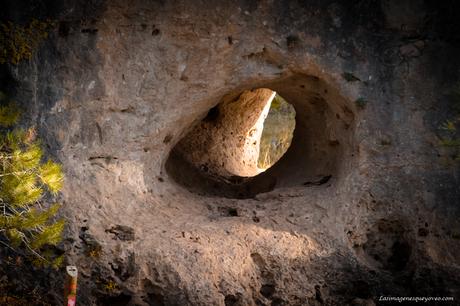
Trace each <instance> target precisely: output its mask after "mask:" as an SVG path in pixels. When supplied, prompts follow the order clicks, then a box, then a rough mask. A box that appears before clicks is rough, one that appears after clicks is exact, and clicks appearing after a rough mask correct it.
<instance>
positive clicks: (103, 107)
mask: <svg viewBox="0 0 460 306" xmlns="http://www.w3.org/2000/svg"><path fill="white" fill-rule="evenodd" d="M399 3H400V2H398V1H394V3H392V1H385V3H382V4H381V3H380V2H378V1H358V2H356V1H337V2H333V1H243V0H241V1H214V2H212V1H211V2H210V1H144V0H134V1H129V2H127V1H121V0H114V1H106V2H104V1H99V0H97V1H96V0H91V1H83V0H73V1H64V2H63V1H38V2H37V1H30V3H27V1H7V3H6V4H5V7H4V9H3V10H2V11H1V12H0V16H1V17H2V18H3V19H4V20H5V19H6V18H7V19H12V20H13V21H18V22H23V21H25V20H27V19H28V18H29V17H37V18H41V17H43V18H45V17H51V18H53V19H55V20H56V21H57V24H58V26H57V29H56V31H55V32H53V33H50V38H49V39H48V40H47V41H46V42H45V43H44V44H43V45H42V46H41V48H40V49H39V50H37V52H36V53H35V55H34V57H33V59H32V60H31V61H30V62H24V63H22V64H20V65H18V66H17V67H1V68H0V69H1V73H2V74H1V78H2V83H1V84H2V86H3V85H4V86H6V87H7V88H6V89H2V91H6V92H7V93H8V94H9V95H11V96H12V98H14V99H15V100H16V101H18V103H20V104H21V105H22V106H24V108H25V109H26V110H27V113H26V114H25V119H24V120H25V121H28V123H31V124H35V125H36V126H37V132H38V134H39V136H40V137H41V138H42V139H43V143H44V145H45V147H46V148H47V150H48V153H49V154H51V155H52V156H54V157H55V158H56V159H58V160H59V161H60V162H62V164H63V167H64V170H65V172H66V181H65V187H64V189H63V192H62V195H61V200H62V203H63V208H62V211H61V217H65V218H66V219H67V220H68V225H67V228H66V234H65V240H64V242H63V244H62V245H60V246H59V249H60V250H58V251H63V250H65V251H66V254H67V259H66V260H67V262H68V263H69V264H70V263H71V264H74V265H76V266H77V267H78V268H79V277H80V278H79V288H78V298H77V303H79V304H81V305H117V304H118V305H222V306H223V305H321V304H324V305H350V304H351V305H352V304H360V303H361V304H363V303H367V304H369V305H372V303H374V302H372V300H374V301H375V302H377V301H376V298H375V297H376V296H377V297H379V296H455V297H456V300H458V299H460V297H459V291H458V290H459V288H458V283H459V275H460V271H459V269H458V267H459V266H460V257H459V256H460V254H459V253H458V252H457V251H456V250H458V249H459V248H460V240H459V239H458V237H459V235H458V233H459V232H460V224H459V220H460V218H459V217H460V212H459V207H460V202H459V201H460V190H459V187H458V186H459V184H458V168H456V167H457V166H452V164H449V166H447V167H446V164H445V163H443V162H442V161H446V160H447V161H451V157H450V156H451V155H450V152H449V151H448V150H447V149H445V148H440V147H439V146H438V143H439V138H438V133H439V126H440V125H442V123H443V122H445V120H447V119H449V116H450V114H452V111H453V110H452V107H451V105H452V100H450V99H451V98H450V97H449V95H447V93H449V92H450V91H451V88H453V87H454V85H455V84H456V83H457V81H458V79H459V68H460V63H459V61H460V57H459V56H458V54H460V51H459V44H458V42H459V41H460V39H459V35H460V34H459V33H458V31H456V29H457V28H458V22H459V20H458V6H459V4H457V2H454V1H443V2H442V4H441V3H435V2H433V1H423V2H421V1H406V2H404V3H405V4H404V5H400V4H399ZM401 7H402V8H404V12H406V11H407V12H410V14H409V15H408V14H400V13H398V12H400V11H401ZM254 88H269V89H270V90H273V91H275V92H276V93H278V94H279V95H280V96H282V97H283V98H284V99H286V101H288V102H289V103H290V104H291V105H292V106H293V108H294V109H295V114H296V115H295V116H296V117H295V121H296V125H295V130H294V135H293V137H292V140H291V145H290V146H289V149H288V150H287V151H286V153H285V154H284V155H283V156H282V157H281V158H280V159H279V161H278V162H277V163H276V164H274V165H273V166H272V167H271V168H269V169H267V170H266V171H264V172H263V173H261V174H259V175H257V176H255V177H248V178H241V177H229V178H228V179H226V180H225V181H223V180H216V179H215V177H214V176H212V175H208V174H206V173H203V171H202V170H201V169H199V167H198V168H197V167H194V166H190V163H189V162H188V161H187V160H185V159H184V156H183V155H182V154H179V153H180V150H178V148H179V147H180V145H178V144H180V142H181V140H182V139H185V137H186V135H188V134H189V133H191V131H193V130H194V128H196V127H197V126H198V125H199V124H200V123H201V122H203V119H205V118H206V116H207V115H208V114H210V117H209V118H208V119H212V118H214V117H215V113H213V112H214V111H211V112H210V110H211V109H213V107H215V106H216V105H218V104H219V105H226V103H228V102H230V101H235V100H236V99H237V98H238V97H239V96H240V95H241V94H242V93H243V92H244V91H246V90H251V89H254ZM355 101H358V102H359V103H356V102H355ZM363 101H365V102H366V103H363ZM217 109H219V108H217ZM218 113H219V112H217V114H218ZM268 114H270V113H269V112H268ZM269 116H270V115H269ZM258 118H259V117H258ZM206 120H207V119H206ZM268 120H269V118H268ZM262 135H263V132H262ZM262 139H263V137H262ZM219 143H221V142H219ZM257 157H258V156H257ZM256 161H257V162H258V158H257V159H256ZM1 258H2V260H3V258H8V257H5V256H2V257H1ZM8 267H10V266H8V265H4V264H3V263H2V265H1V266H0V269H1V272H0V275H2V276H3V275H5V276H6V277H7V279H8V280H7V281H5V282H3V279H2V286H0V292H1V293H5V292H9V293H12V292H17V293H16V294H15V295H16V296H23V295H22V293H27V292H31V291H32V290H34V289H35V288H41V289H40V290H41V292H43V295H42V296H43V297H45V298H46V299H49V300H50V301H51V302H50V303H51V304H62V292H63V290H62V287H61V285H62V280H61V279H60V278H59V277H60V275H61V274H60V272H53V271H46V273H45V272H44V273H38V272H36V271H33V270H32V269H30V268H29V267H28V266H27V265H21V266H15V267H14V268H8ZM18 275H20V277H18ZM3 284H8V285H5V286H3ZM113 284H117V286H114V285H113ZM107 288H111V289H110V290H109V289H107ZM37 290H38V289H37ZM35 292H36V291H35Z"/></svg>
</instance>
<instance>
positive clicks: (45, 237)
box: [0, 108, 64, 266]
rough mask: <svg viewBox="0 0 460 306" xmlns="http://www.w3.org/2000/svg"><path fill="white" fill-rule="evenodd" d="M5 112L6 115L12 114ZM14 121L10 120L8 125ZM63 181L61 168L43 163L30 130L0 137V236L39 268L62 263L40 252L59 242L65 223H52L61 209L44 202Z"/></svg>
mask: <svg viewBox="0 0 460 306" xmlns="http://www.w3.org/2000/svg"><path fill="white" fill-rule="evenodd" d="M5 109H6V110H5V112H4V113H5V114H8V113H11V110H8V109H7V108H5ZM1 119H2V117H1V114H0V120H1ZM16 120H17V118H15V120H12V119H11V124H14V123H15V121H16ZM7 121H8V120H7ZM11 124H8V125H7V126H10V125H11ZM3 126H5V125H3ZM62 181H63V174H62V168H61V166H60V165H59V164H57V163H55V162H53V161H51V160H48V161H44V158H43V151H42V149H41V147H40V144H39V142H38V141H37V140H36V139H35V131H34V130H33V129H28V130H22V129H18V128H14V129H10V130H4V133H2V135H1V137H0V234H3V236H4V239H3V241H5V239H6V241H7V242H8V245H9V246H10V247H12V248H19V247H25V249H26V250H27V251H28V252H29V253H31V254H33V255H35V257H36V260H35V261H36V262H37V263H40V262H41V265H42V264H45V263H46V264H47V265H51V266H56V265H57V264H59V262H62V258H60V259H59V257H55V256H53V255H52V254H51V255H48V254H47V253H46V252H42V251H43V250H44V249H46V248H47V247H49V246H52V245H56V244H57V243H59V242H60V241H61V236H62V231H63V229H64V220H58V221H53V220H54V219H53V218H54V216H55V215H56V213H57V212H58V210H59V207H60V205H59V204H53V205H51V206H50V207H48V208H45V206H46V205H44V203H43V199H44V198H45V197H46V198H47V199H49V198H50V196H54V195H56V194H57V193H58V192H59V190H60V189H61V188H62Z"/></svg>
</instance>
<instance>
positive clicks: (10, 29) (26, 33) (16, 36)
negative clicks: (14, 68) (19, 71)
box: [0, 19, 55, 65]
mask: <svg viewBox="0 0 460 306" xmlns="http://www.w3.org/2000/svg"><path fill="white" fill-rule="evenodd" d="M54 25H55V24H54V22H52V21H51V20H46V21H39V20H37V19H32V21H31V22H30V23H29V24H27V25H25V26H22V25H18V24H15V23H13V22H11V21H8V22H6V23H1V24H0V64H5V63H11V64H14V65H16V64H18V63H19V62H20V61H21V60H23V59H30V58H32V54H33V52H34V50H35V49H36V48H37V47H38V46H39V45H40V43H41V42H42V41H43V40H44V39H46V38H47V37H48V31H49V29H50V28H52V27H54Z"/></svg>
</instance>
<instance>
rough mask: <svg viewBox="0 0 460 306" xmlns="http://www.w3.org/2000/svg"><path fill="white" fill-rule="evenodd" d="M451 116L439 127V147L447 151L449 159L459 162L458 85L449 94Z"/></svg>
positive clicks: (459, 102)
mask: <svg viewBox="0 0 460 306" xmlns="http://www.w3.org/2000/svg"><path fill="white" fill-rule="evenodd" d="M451 101H452V102H453V103H452V115H451V117H450V118H449V119H448V120H446V121H445V122H444V123H443V124H442V125H441V127H440V129H441V132H442V136H441V146H443V147H445V148H446V149H448V150H449V154H450V157H451V159H452V160H453V161H454V162H460V135H459V126H460V85H458V86H457V87H456V88H455V89H454V90H453V91H452V94H451Z"/></svg>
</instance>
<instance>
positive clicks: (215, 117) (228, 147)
mask: <svg viewBox="0 0 460 306" xmlns="http://www.w3.org/2000/svg"><path fill="white" fill-rule="evenodd" d="M275 95H276V93H275V92H274V91H272V90H270V89H267V88H258V89H254V90H247V91H244V92H243V93H242V94H241V95H240V96H239V97H238V99H236V100H232V101H226V102H223V103H221V104H219V105H218V106H217V107H216V108H213V109H212V110H211V111H210V113H209V114H208V116H207V117H206V118H205V119H204V120H203V121H202V122H201V123H200V124H199V125H198V126H197V127H195V128H194V129H193V130H192V131H191V132H190V133H189V134H187V135H186V136H185V137H184V138H183V139H182V140H181V142H180V143H179V145H178V148H177V149H178V150H179V151H180V152H179V154H181V155H182V156H183V157H184V158H185V159H186V160H188V162H189V163H190V164H192V165H194V166H195V167H197V168H200V167H201V168H204V169H205V171H206V172H209V173H211V174H215V175H220V176H224V177H231V176H242V177H250V176H255V175H257V174H259V173H260V172H262V171H264V170H265V168H263V167H259V163H258V160H259V154H260V146H261V137H262V132H265V125H264V123H265V119H266V118H267V115H268V113H269V110H270V106H271V103H272V100H273V98H274V97H275Z"/></svg>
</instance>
